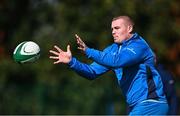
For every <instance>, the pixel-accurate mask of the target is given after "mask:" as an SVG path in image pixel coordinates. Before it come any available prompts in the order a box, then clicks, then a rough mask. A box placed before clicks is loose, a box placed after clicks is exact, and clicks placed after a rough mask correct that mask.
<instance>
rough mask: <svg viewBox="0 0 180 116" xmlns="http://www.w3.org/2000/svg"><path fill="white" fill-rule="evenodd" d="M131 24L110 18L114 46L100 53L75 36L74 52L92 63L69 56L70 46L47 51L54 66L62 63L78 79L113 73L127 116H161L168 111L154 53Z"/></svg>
mask: <svg viewBox="0 0 180 116" xmlns="http://www.w3.org/2000/svg"><path fill="white" fill-rule="evenodd" d="M133 26H134V23H133V21H132V20H131V19H130V18H129V17H128V16H119V17H116V18H113V20H112V23H111V28H112V36H113V38H114V43H113V44H112V45H110V46H108V47H107V48H105V49H104V50H103V51H98V50H95V49H91V48H89V47H87V46H86V44H85V43H84V42H83V41H82V40H81V38H80V37H79V36H78V35H75V37H76V39H77V44H78V49H79V50H81V51H83V52H84V53H85V54H86V56H87V57H88V58H90V59H92V60H93V61H94V62H93V63H92V64H90V65H88V64H84V63H81V62H80V61H78V60H77V59H76V58H74V57H72V54H71V50H70V46H69V45H68V46H67V52H66V51H63V50H61V49H60V48H59V47H57V46H54V48H55V49H56V51H54V50H50V53H52V54H53V55H52V56H50V58H51V59H54V60H55V62H54V64H58V63H65V64H68V65H69V67H70V68H71V69H72V70H74V71H76V72H77V73H78V74H80V75H81V76H83V77H85V78H87V79H90V80H92V79H95V78H96V77H97V76H99V75H101V74H103V73H105V72H107V71H109V70H113V71H114V73H115V74H116V77H117V80H118V83H119V86H120V87H121V89H122V92H123V95H124V96H125V98H126V102H127V104H128V105H129V107H130V108H131V111H130V113H129V114H130V115H139V114H140V115H164V114H166V113H167V111H168V105H167V101H166V98H165V95H164V92H163V85H162V81H161V78H160V75H159V74H158V72H157V70H156V69H155V63H154V54H153V52H152V50H151V49H150V47H149V46H148V44H147V43H146V42H145V40H144V39H143V38H142V37H141V36H139V35H138V34H137V33H132V31H133Z"/></svg>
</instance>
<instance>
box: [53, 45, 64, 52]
mask: <svg viewBox="0 0 180 116" xmlns="http://www.w3.org/2000/svg"><path fill="white" fill-rule="evenodd" d="M54 48H56V50H58V52H62V50H61V49H60V48H59V47H57V46H56V45H55V46H54Z"/></svg>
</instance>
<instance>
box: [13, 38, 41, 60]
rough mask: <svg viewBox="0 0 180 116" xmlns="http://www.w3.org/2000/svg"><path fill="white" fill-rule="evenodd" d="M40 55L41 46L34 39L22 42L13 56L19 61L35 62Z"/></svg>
mask: <svg viewBox="0 0 180 116" xmlns="http://www.w3.org/2000/svg"><path fill="white" fill-rule="evenodd" d="M39 57H40V47H39V46H38V44H36V43H35V42H33V41H24V42H22V43H20V44H19V45H18V46H17V47H16V48H15V50H14V52H13V58H14V60H15V61H16V62H18V63H29V62H35V61H36V60H37V59H38V58H39Z"/></svg>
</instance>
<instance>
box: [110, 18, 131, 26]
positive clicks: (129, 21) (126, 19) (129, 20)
mask: <svg viewBox="0 0 180 116" xmlns="http://www.w3.org/2000/svg"><path fill="white" fill-rule="evenodd" d="M118 19H123V20H125V21H126V22H127V23H128V24H130V25H132V26H134V21H133V20H132V19H131V18H130V17H129V16H117V17H114V18H113V19H112V21H115V20H118Z"/></svg>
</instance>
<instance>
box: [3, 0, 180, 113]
mask: <svg viewBox="0 0 180 116" xmlns="http://www.w3.org/2000/svg"><path fill="white" fill-rule="evenodd" d="M179 6H180V1H179V0H134V1H128V0H1V1H0V114H88V115H93V114H125V112H126V106H125V101H124V98H123V96H122V94H121V91H120V90H119V88H118V86H117V82H116V77H115V75H114V74H113V73H112V72H108V73H107V74H104V75H102V76H100V77H99V78H97V79H96V80H94V81H89V80H86V79H84V78H82V77H80V76H79V75H77V74H76V73H75V72H73V71H72V70H70V69H69V68H68V67H67V66H66V65H63V64H61V65H53V61H52V60H50V59H49V58H48V57H49V50H50V49H52V48H53V45H58V46H60V47H61V48H62V49H64V50H66V46H67V44H70V45H71V49H72V53H73V55H74V57H77V58H78V59H79V60H80V61H83V62H85V63H91V62H92V61H91V60H88V59H87V58H86V57H85V56H84V55H83V54H82V53H80V52H79V51H78V50H77V45H76V41H75V38H74V34H75V33H78V34H79V35H80V37H81V38H82V39H83V40H84V41H85V42H86V43H87V45H88V46H89V47H94V48H96V49H100V50H102V49H104V48H105V47H106V46H107V45H109V44H111V43H112V42H113V39H112V36H111V20H112V18H113V17H114V16H119V15H129V16H131V17H132V19H134V22H135V30H136V31H137V32H138V33H139V34H140V35H142V36H143V37H144V38H145V39H146V41H148V43H149V44H150V45H151V47H152V48H153V49H154V50H155V51H156V55H157V57H158V59H159V61H160V62H162V63H164V65H165V66H166V68H167V69H168V70H169V71H170V72H171V73H172V75H173V79H174V80H175V88H176V92H177V95H178V98H179V97H180V7H179ZM30 40H32V41H34V42H36V43H37V44H38V45H39V46H40V48H41V57H40V59H39V60H38V61H37V62H35V63H31V64H23V65H20V64H18V63H16V62H15V61H14V60H13V58H12V55H13V51H14V49H15V47H16V46H17V45H18V44H19V43H21V42H23V41H30ZM179 110H180V109H178V112H180V111H179Z"/></svg>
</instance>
